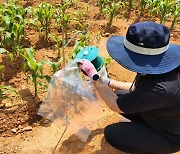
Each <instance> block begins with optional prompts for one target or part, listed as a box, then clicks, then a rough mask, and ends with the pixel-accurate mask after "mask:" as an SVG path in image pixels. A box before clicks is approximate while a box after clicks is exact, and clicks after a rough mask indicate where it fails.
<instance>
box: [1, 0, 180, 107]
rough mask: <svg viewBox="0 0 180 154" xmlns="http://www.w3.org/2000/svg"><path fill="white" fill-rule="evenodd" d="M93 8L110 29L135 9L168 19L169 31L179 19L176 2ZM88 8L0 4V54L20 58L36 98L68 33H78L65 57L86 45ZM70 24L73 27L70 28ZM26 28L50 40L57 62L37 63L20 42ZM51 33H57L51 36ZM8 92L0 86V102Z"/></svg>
mask: <svg viewBox="0 0 180 154" xmlns="http://www.w3.org/2000/svg"><path fill="white" fill-rule="evenodd" d="M94 5H95V6H96V7H99V12H96V13H97V14H99V16H100V17H101V18H104V19H107V27H109V28H110V27H111V26H112V24H113V18H114V17H116V16H119V17H121V16H122V15H123V14H124V13H127V12H128V13H131V11H133V10H135V9H138V10H140V15H141V16H143V15H144V13H146V15H148V17H149V19H150V20H153V18H159V20H160V23H163V22H165V21H166V20H167V19H168V18H170V20H171V22H172V24H171V27H170V28H171V29H173V28H174V25H175V23H176V22H177V21H178V20H177V19H178V17H179V16H180V1H179V0H139V1H135V0H125V1H124V0H121V1H119V0H97V2H96V4H94ZM89 7H90V5H89V4H87V5H86V6H85V7H84V8H83V9H82V7H81V8H80V6H79V0H76V1H72V0H64V1H60V2H59V3H58V4H56V5H54V6H53V5H51V4H49V3H45V2H43V3H41V4H40V5H39V6H37V7H27V8H24V7H23V6H22V5H20V3H19V2H18V0H7V2H6V3H4V4H0V53H1V54H4V55H5V56H8V57H9V58H10V59H11V60H14V59H16V58H18V57H22V58H23V60H24V64H23V66H22V70H24V72H25V68H26V67H27V66H28V68H29V71H30V73H31V79H32V82H33V84H34V94H35V96H36V95H37V89H38V88H37V85H44V86H45V87H46V85H45V84H43V82H42V80H44V79H46V80H47V81H48V82H49V80H50V78H51V76H49V75H47V74H46V75H45V74H43V66H44V64H47V65H49V66H50V68H52V70H53V72H55V71H56V70H57V69H58V68H59V67H60V66H61V63H62V61H63V58H64V57H62V55H63V54H64V53H61V50H62V49H61V47H62V45H63V46H64V47H66V46H67V45H68V44H69V42H68V33H71V34H73V33H75V35H74V36H71V37H72V38H74V37H75V36H76V35H77V34H80V38H79V40H78V41H76V42H75V45H74V50H73V51H72V53H71V56H70V57H68V58H71V59H74V58H75V56H76V54H77V53H78V52H79V51H80V50H81V49H82V48H83V47H85V46H86V45H87V43H88V41H89V35H88V34H87V31H85V29H86V27H88V19H89V18H90V16H89V13H90V11H91V10H90V8H89ZM72 10H73V11H72ZM74 10H75V11H74ZM72 23H73V25H75V26H72ZM27 29H28V30H34V31H37V32H39V36H40V38H43V39H44V41H46V42H47V43H48V42H49V40H50V39H53V41H54V42H55V46H56V47H57V49H58V54H57V62H51V61H50V60H46V61H45V60H43V61H40V62H37V61H36V59H35V57H34V56H35V50H34V49H33V48H32V47H31V46H28V47H27V45H25V44H24V43H23V40H24V39H25V38H26V30H27ZM52 30H53V31H56V33H52ZM108 61H109V59H108ZM3 68H4V66H3V65H0V70H1V71H2V73H3ZM25 73H26V72H25ZM7 91H11V92H15V90H14V89H13V88H12V87H9V86H1V87H0V103H1V101H2V100H3V99H4V98H8V97H7V95H6V92H7Z"/></svg>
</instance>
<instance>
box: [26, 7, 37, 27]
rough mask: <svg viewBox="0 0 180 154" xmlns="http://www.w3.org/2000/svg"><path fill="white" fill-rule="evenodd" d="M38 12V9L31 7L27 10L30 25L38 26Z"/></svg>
mask: <svg viewBox="0 0 180 154" xmlns="http://www.w3.org/2000/svg"><path fill="white" fill-rule="evenodd" d="M36 12H37V8H34V7H31V6H29V7H28V8H27V13H28V15H29V16H30V18H28V23H29V25H32V26H36V22H37V20H38V18H37V13H36Z"/></svg>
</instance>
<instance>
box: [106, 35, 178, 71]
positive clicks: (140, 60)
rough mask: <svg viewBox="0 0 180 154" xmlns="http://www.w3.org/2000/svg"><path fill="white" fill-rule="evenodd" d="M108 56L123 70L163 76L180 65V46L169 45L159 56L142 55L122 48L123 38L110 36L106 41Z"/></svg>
mask: <svg viewBox="0 0 180 154" xmlns="http://www.w3.org/2000/svg"><path fill="white" fill-rule="evenodd" d="M107 51H108V53H109V55H110V56H111V57H112V58H113V59H114V60H116V61H117V62H118V63H119V64H120V65H122V66H123V67H124V68H126V69H128V70H130V71H133V72H137V73H141V74H163V73H167V72H170V71H171V70H173V69H175V68H176V67H178V66H179V65H180V45H175V44H169V48H168V50H167V51H166V52H164V53H162V54H159V55H143V54H138V53H135V52H133V51H130V50H129V49H127V48H126V47H125V46H124V37H123V36H112V37H110V38H109V39H108V41H107Z"/></svg>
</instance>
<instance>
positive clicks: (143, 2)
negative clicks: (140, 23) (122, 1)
mask: <svg viewBox="0 0 180 154" xmlns="http://www.w3.org/2000/svg"><path fill="white" fill-rule="evenodd" d="M147 4H148V0H141V1H140V6H141V13H140V15H141V16H143V14H144V11H145V8H146V5H147Z"/></svg>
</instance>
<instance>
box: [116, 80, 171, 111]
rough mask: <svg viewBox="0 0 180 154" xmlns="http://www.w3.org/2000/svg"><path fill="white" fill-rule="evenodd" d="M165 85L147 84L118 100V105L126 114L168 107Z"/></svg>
mask: <svg viewBox="0 0 180 154" xmlns="http://www.w3.org/2000/svg"><path fill="white" fill-rule="evenodd" d="M164 89H165V88H164V85H162V84H157V83H154V84H152V83H145V84H143V85H141V87H140V88H137V89H135V90H134V91H132V92H129V93H127V94H125V95H122V96H120V97H119V98H118V99H117V105H118V107H119V108H120V110H121V111H123V112H124V113H126V114H132V113H138V112H143V111H147V110H152V109H157V108H162V107H164V106H166V105H167V103H168V97H167V94H166V92H165V90H164Z"/></svg>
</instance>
